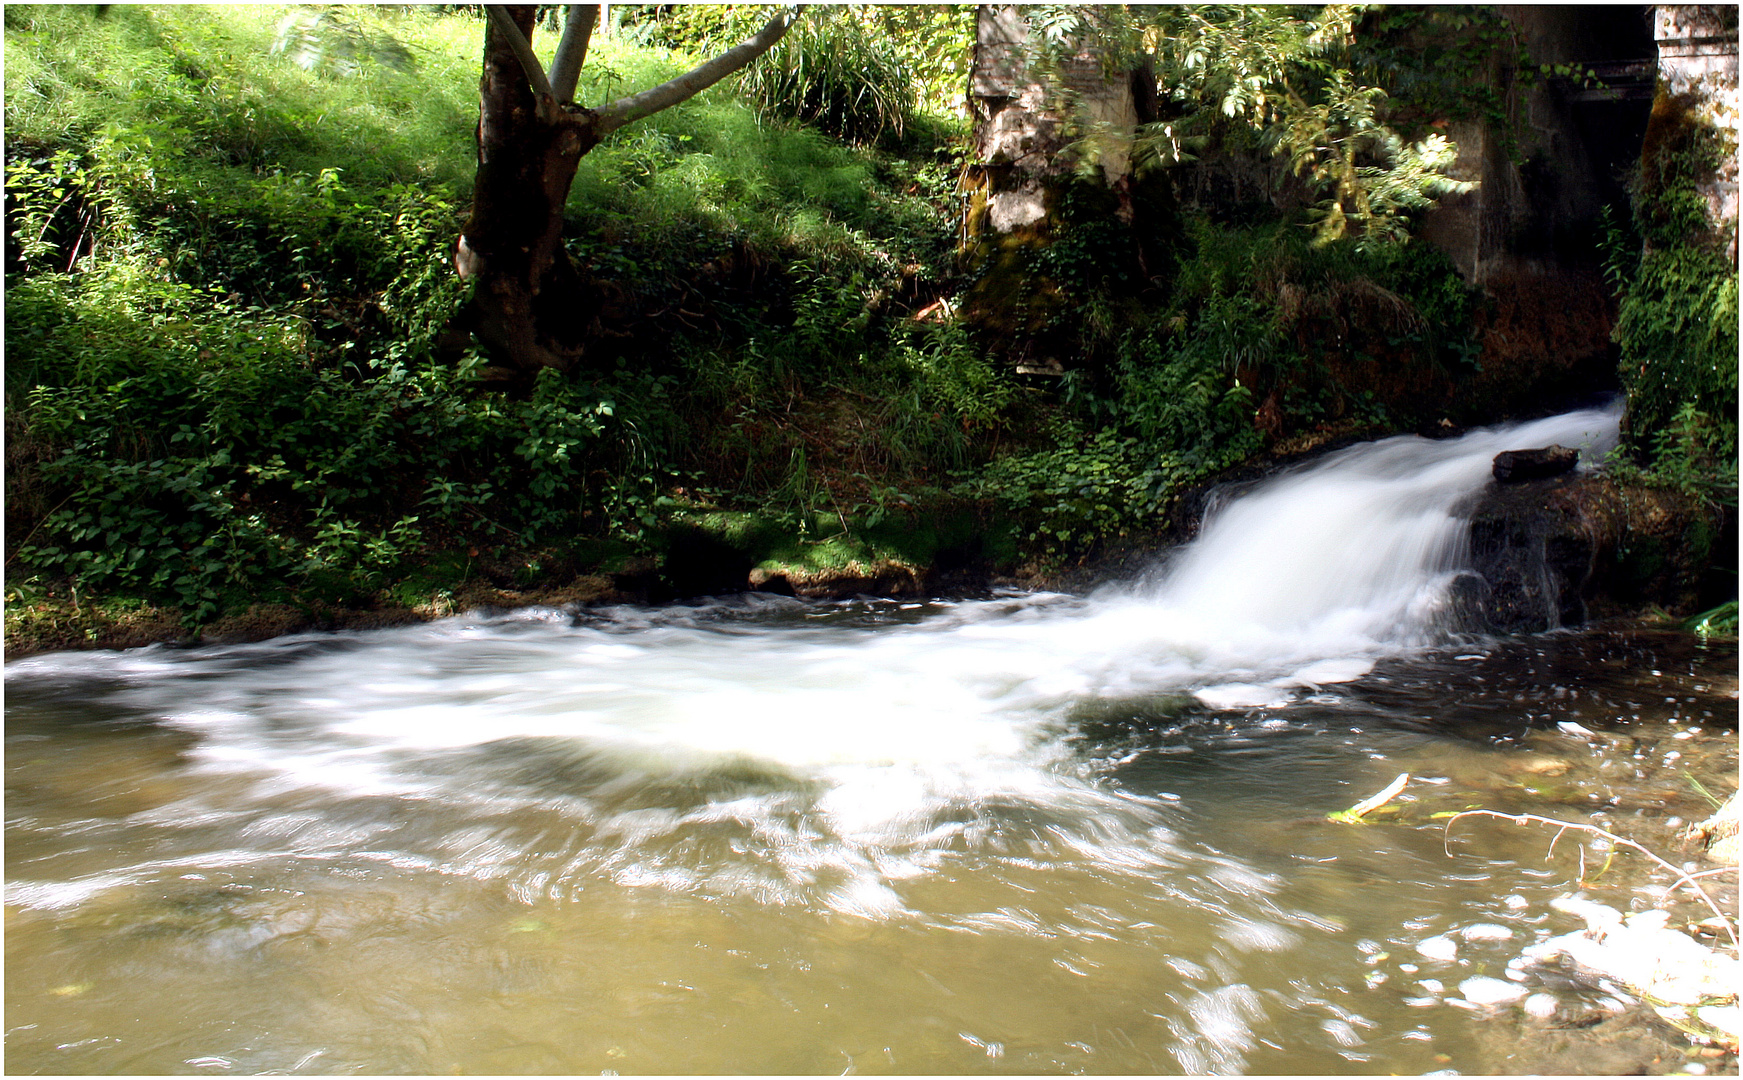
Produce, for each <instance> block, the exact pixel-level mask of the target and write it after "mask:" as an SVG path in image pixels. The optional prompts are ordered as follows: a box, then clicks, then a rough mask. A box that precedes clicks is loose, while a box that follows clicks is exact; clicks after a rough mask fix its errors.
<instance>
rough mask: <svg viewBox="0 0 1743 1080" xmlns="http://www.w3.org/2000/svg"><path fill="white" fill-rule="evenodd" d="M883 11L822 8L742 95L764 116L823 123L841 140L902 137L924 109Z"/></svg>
mask: <svg viewBox="0 0 1743 1080" xmlns="http://www.w3.org/2000/svg"><path fill="white" fill-rule="evenodd" d="M875 11H876V9H873V8H866V7H860V6H844V7H833V6H831V7H816V8H812V9H811V10H810V11H809V12H807V14H806V17H805V18H802V19H800V20H799V21H798V22H796V23H795V24H794V25H793V28H792V29H791V30H789V31H787V35H786V36H785V37H783V38H782V39H781V42H780V44H779V45H776V46H775V47H774V48H773V49H772V50H770V51H769V53H768V55H766V56H764V57H763V58H762V59H761V60H759V61H758V62H757V63H755V64H752V65H750V66H749V67H747V68H745V69H744V70H743V71H742V72H740V73H739V75H738V77H737V81H738V89H739V92H740V93H741V94H743V95H744V97H745V98H746V100H748V101H750V102H751V103H752V104H753V105H755V106H756V108H757V110H758V111H759V112H760V113H762V115H764V116H767V117H771V118H781V119H787V120H798V121H801V122H805V123H811V124H815V125H817V127H819V128H820V129H822V130H823V131H825V132H828V133H829V134H830V135H833V136H835V137H836V138H839V139H844V140H846V141H848V142H852V143H872V142H876V141H878V139H880V138H881V137H883V136H884V135H885V133H886V132H887V133H888V134H890V135H892V136H894V137H895V138H898V139H899V138H901V136H902V134H903V131H904V129H905V128H906V127H907V126H908V123H909V121H910V119H911V117H912V115H913V113H914V111H915V109H916V107H917V105H918V102H917V101H916V100H915V97H914V89H915V86H916V84H917V82H918V80H917V79H916V78H915V77H914V72H913V71H912V70H911V68H910V67H909V65H908V59H907V57H905V56H903V55H902V53H901V52H900V51H899V50H898V49H897V48H896V47H895V39H894V38H893V37H891V36H890V35H889V34H888V33H884V32H882V27H881V26H879V25H878V20H877V19H876V16H875Z"/></svg>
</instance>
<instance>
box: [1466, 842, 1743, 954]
mask: <svg viewBox="0 0 1743 1080" xmlns="http://www.w3.org/2000/svg"><path fill="white" fill-rule="evenodd" d="M1462 817H1492V818H1500V819H1501V820H1502V821H1511V822H1513V823H1514V824H1515V825H1524V824H1527V823H1529V822H1537V823H1539V824H1543V825H1554V826H1555V827H1556V829H1557V830H1558V831H1557V832H1556V834H1555V835H1556V839H1557V840H1559V839H1561V835H1562V833H1565V832H1567V831H1568V830H1569V829H1579V830H1581V831H1583V832H1589V833H1594V834H1596V835H1598V836H1601V837H1603V838H1604V839H1606V840H1608V841H1610V842H1611V843H1613V844H1621V845H1622V846H1623V847H1631V848H1633V849H1634V850H1635V851H1638V852H1640V853H1641V854H1642V855H1644V856H1646V857H1647V858H1648V859H1651V860H1652V861H1653V862H1655V863H1657V864H1658V865H1659V866H1662V867H1664V868H1665V869H1666V870H1669V871H1670V872H1671V873H1673V874H1676V875H1677V879H1676V882H1675V884H1673V885H1672V886H1671V888H1673V889H1674V888H1676V886H1677V885H1687V886H1688V887H1689V888H1691V889H1693V890H1694V891H1695V892H1697V893H1699V894H1700V897H1701V899H1702V900H1705V901H1706V902H1707V906H1708V907H1709V908H1712V909H1713V914H1714V915H1717V916H1718V917H1719V922H1720V923H1722V924H1723V925H1724V927H1725V933H1726V934H1727V935H1729V936H1730V938H1731V946H1732V948H1739V947H1740V946H1739V945H1738V942H1737V924H1736V923H1735V922H1734V921H1732V919H1731V917H1730V916H1729V915H1726V914H1725V912H1724V910H1723V909H1721V908H1720V907H1719V905H1718V904H1716V903H1714V902H1713V898H1712V897H1711V896H1708V895H1707V890H1705V889H1703V888H1701V887H1700V885H1698V884H1696V882H1695V878H1697V877H1705V876H1706V875H1705V874H1686V873H1684V872H1683V869H1682V867H1680V866H1677V865H1676V864H1674V863H1671V862H1668V861H1666V860H1664V859H1662V858H1660V857H1659V856H1658V855H1656V854H1654V853H1653V852H1652V851H1651V850H1650V849H1648V848H1647V847H1645V846H1644V845H1642V844H1640V843H1638V842H1636V841H1633V840H1630V839H1628V838H1627V837H1626V836H1617V835H1616V834H1615V833H1613V832H1610V831H1609V830H1607V829H1600V828H1598V827H1597V826H1596V825H1587V824H1585V823H1584V822H1579V821H1562V820H1560V819H1559V818H1547V817H1539V816H1537V815H1536V814H1503V813H1501V812H1500V811H1499V810H1466V811H1464V812H1462V813H1458V814H1454V815H1453V816H1452V817H1450V818H1447V821H1446V834H1447V835H1448V836H1449V838H1450V834H1451V832H1452V827H1453V822H1455V821H1457V820H1458V819H1459V818H1462ZM1554 846H1555V843H1554V841H1551V842H1550V847H1551V848H1552V849H1553V848H1554ZM1448 854H1449V855H1450V854H1451V852H1450V851H1449V852H1448ZM1727 869H1728V868H1727Z"/></svg>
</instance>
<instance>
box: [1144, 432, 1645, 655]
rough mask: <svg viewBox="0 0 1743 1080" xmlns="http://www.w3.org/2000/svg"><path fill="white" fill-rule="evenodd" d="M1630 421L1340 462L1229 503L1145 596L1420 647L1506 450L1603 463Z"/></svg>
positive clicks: (1211, 612)
mask: <svg viewBox="0 0 1743 1080" xmlns="http://www.w3.org/2000/svg"><path fill="white" fill-rule="evenodd" d="M1620 417H1621V411H1620V406H1619V405H1618V406H1612V407H1610V408H1604V409H1588V410H1584V411H1580V412H1573V413H1568V414H1565V415H1562V416H1555V417H1550V418H1548V419H1544V420H1537V421H1532V422H1530V423H1525V424H1518V425H1508V426H1505V427H1497V428H1485V429H1481V430H1477V431H1472V432H1470V433H1468V434H1466V435H1463V436H1461V437H1459V438H1454V439H1445V440H1441V441H1431V440H1428V439H1423V438H1418V437H1414V436H1399V437H1396V438H1391V439H1384V440H1381V441H1379V442H1373V443H1364V444H1361V445H1358V446H1352V447H1349V448H1348V449H1345V450H1342V451H1339V452H1337V453H1334V454H1329V455H1327V456H1325V457H1323V458H1320V459H1318V460H1316V461H1313V462H1311V463H1309V464H1308V465H1306V466H1305V467H1301V468H1297V469H1291V470H1288V471H1286V472H1283V473H1281V474H1278V475H1276V476H1273V477H1271V478H1270V479H1268V480H1267V481H1265V482H1264V483H1263V484H1261V485H1259V486H1258V487H1257V488H1255V489H1254V490H1252V491H1250V492H1247V493H1246V494H1244V495H1243V496H1242V497H1241V498H1239V499H1236V500H1233V501H1231V502H1229V503H1228V504H1226V505H1225V506H1223V507H1221V508H1220V509H1219V510H1218V511H1217V512H1215V513H1214V514H1213V515H1212V517H1211V519H1210V520H1209V521H1207V522H1206V523H1205V525H1204V528H1203V529H1202V530H1201V532H1200V534H1199V536H1198V538H1197V539H1196V540H1195V541H1194V542H1193V543H1192V544H1190V545H1188V546H1187V547H1186V548H1185V550H1184V551H1182V552H1181V553H1180V556H1179V557H1178V558H1177V559H1176V560H1174V561H1173V562H1172V563H1171V564H1170V565H1169V567H1168V569H1167V571H1166V573H1164V574H1162V575H1159V577H1158V578H1157V579H1156V580H1154V581H1152V582H1150V583H1148V586H1147V588H1146V589H1145V591H1144V595H1146V597H1147V598H1148V599H1149V600H1151V601H1152V602H1154V603H1156V604H1158V605H1160V606H1162V607H1166V608H1170V609H1174V610H1178V611H1182V612H1190V613H1192V614H1193V615H1194V616H1195V617H1197V618H1199V619H1202V620H1203V621H1204V622H1205V624H1206V625H1223V626H1226V625H1229V624H1239V623H1242V622H1248V623H1253V624H1258V625H1260V626H1263V627H1268V628H1271V629H1273V630H1276V631H1285V632H1287V631H1293V632H1296V633H1311V632H1314V630H1315V629H1316V628H1317V630H1318V631H1319V632H1322V633H1326V634H1328V635H1330V636H1332V637H1333V638H1338V637H1342V636H1345V635H1347V634H1351V633H1353V634H1356V635H1360V636H1365V637H1367V638H1370V639H1372V640H1375V641H1404V642H1410V641H1413V640H1417V639H1419V638H1420V636H1421V635H1422V634H1424V633H1426V632H1428V631H1431V630H1432V629H1434V617H1435V614H1436V613H1437V611H1438V608H1439V605H1440V603H1441V601H1442V599H1443V597H1444V594H1445V590H1446V585H1447V582H1448V581H1449V580H1450V577H1451V576H1452V575H1453V574H1455V573H1456V572H1457V571H1458V570H1460V569H1462V567H1463V563H1462V558H1463V556H1464V554H1465V552H1464V543H1465V533H1464V528H1463V521H1462V519H1461V518H1460V516H1459V511H1460V509H1461V508H1462V505H1463V504H1465V503H1467V502H1468V501H1469V499H1470V497H1471V496H1472V495H1473V494H1475V493H1476V492H1477V491H1478V490H1480V489H1481V488H1482V487H1483V485H1484V484H1485V483H1487V482H1488V480H1489V475H1490V464H1491V462H1492V460H1493V459H1494V457H1495V455H1496V454H1498V453H1500V452H1502V451H1504V450H1510V449H1521V448H1534V447H1539V446H1545V445H1549V444H1551V443H1560V444H1562V445H1564V446H1571V447H1576V448H1580V449H1581V452H1582V457H1581V464H1582V467H1590V465H1592V464H1594V463H1596V462H1598V461H1601V460H1602V458H1603V456H1604V455H1605V454H1607V453H1608V452H1609V451H1610V450H1611V448H1613V447H1614V446H1615V444H1616V435H1617V426H1618V423H1619V421H1620Z"/></svg>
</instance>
